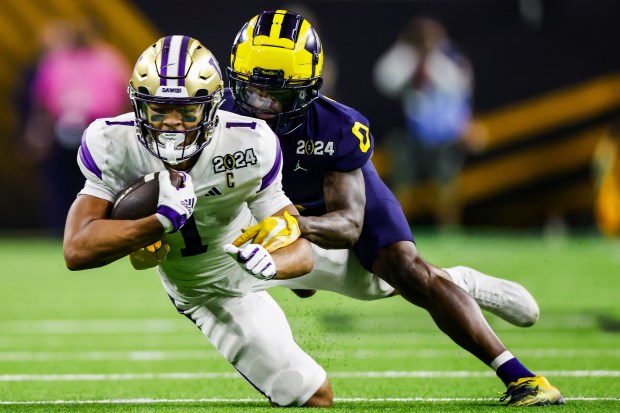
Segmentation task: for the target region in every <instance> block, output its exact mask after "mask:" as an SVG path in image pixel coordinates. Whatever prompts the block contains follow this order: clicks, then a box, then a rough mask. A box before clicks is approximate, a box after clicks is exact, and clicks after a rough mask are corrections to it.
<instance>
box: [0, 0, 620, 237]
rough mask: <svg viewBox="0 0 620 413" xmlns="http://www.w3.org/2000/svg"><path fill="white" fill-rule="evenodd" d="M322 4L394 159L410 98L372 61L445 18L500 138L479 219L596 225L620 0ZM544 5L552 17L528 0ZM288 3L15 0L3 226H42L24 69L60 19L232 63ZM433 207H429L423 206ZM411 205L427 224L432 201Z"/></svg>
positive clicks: (348, 77) (9, 35) (135, 48)
mask: <svg viewBox="0 0 620 413" xmlns="http://www.w3.org/2000/svg"><path fill="white" fill-rule="evenodd" d="M296 3H297V4H303V5H304V6H306V7H310V8H312V9H313V11H314V13H315V14H316V17H317V18H318V20H319V23H320V34H321V36H322V38H323V41H324V43H325V45H326V47H327V48H328V52H329V53H330V54H332V55H334V57H335V58H336V60H337V63H338V67H339V77H338V84H337V97H338V99H339V100H340V101H342V102H343V103H345V104H349V105H351V106H353V107H355V108H357V109H359V110H360V111H361V112H362V113H364V114H365V115H366V116H367V117H368V118H369V119H370V121H371V125H372V128H373V131H374V135H375V138H376V139H377V142H378V151H377V154H376V156H375V161H376V163H377V164H378V167H379V168H380V170H382V171H386V170H387V168H389V165H390V162H389V158H388V156H387V154H386V153H384V152H383V151H381V142H382V138H383V136H384V134H385V133H386V131H387V130H388V129H389V128H390V127H391V126H392V125H394V124H397V123H400V122H401V115H400V111H399V107H398V103H397V102H394V101H390V100H387V99H385V98H383V97H381V96H380V95H379V94H378V92H377V91H376V90H375V89H374V87H373V85H372V78H371V71H372V65H373V64H374V62H375V60H376V58H377V57H378V56H379V55H380V53H381V52H382V51H383V50H385V49H386V48H387V47H388V46H389V45H390V44H391V43H392V41H393V40H394V39H395V37H396V35H397V33H398V32H399V30H400V29H401V28H402V27H403V26H404V25H405V24H406V23H407V22H408V21H409V19H410V18H411V17H412V16H414V15H416V14H420V13H424V14H431V15H432V16H435V17H436V18H438V19H439V20H440V21H442V22H443V23H444V24H445V25H446V27H447V29H448V31H449V33H450V34H451V36H452V38H453V39H454V40H455V41H456V42H457V43H458V44H459V45H460V46H461V47H462V49H463V50H464V51H465V53H466V54H467V55H468V56H469V57H470V58H471V60H472V62H473V65H474V68H475V76H476V85H475V110H476V117H477V121H478V122H480V123H479V124H480V125H481V126H482V130H484V131H486V132H485V133H486V137H487V139H486V142H487V144H486V146H485V147H484V148H483V150H481V151H480V152H479V153H477V154H475V155H472V156H470V157H469V158H468V161H467V165H466V168H465V170H464V172H463V174H462V176H461V184H462V188H463V197H464V203H465V210H464V224H465V225H476V226H480V225H485V226H491V225H497V226H510V227H522V228H542V227H543V226H544V225H545V224H546V223H547V222H549V220H550V219H552V218H554V217H560V218H564V219H565V220H566V222H567V223H569V224H570V225H572V226H574V227H585V228H590V227H591V225H592V214H591V209H592V200H593V187H592V176H591V173H590V160H591V155H592V150H593V147H594V145H595V143H596V142H597V141H598V139H599V138H600V137H601V136H602V135H603V134H604V133H605V131H606V128H607V126H608V125H609V122H610V121H611V120H612V119H614V118H615V117H616V116H617V110H618V108H619V107H620V75H619V72H618V70H619V68H620V48H619V47H618V43H619V40H620V35H619V34H620V33H619V32H620V29H619V28H618V25H617V16H618V14H619V12H620V3H619V2H617V1H614V0H594V1H589V0H540V1H537V0H532V1H531V2H530V1H528V0H525V1H517V0H505V1H499V0H498V1H478V0H469V1H389V0H388V1H327V0H326V1H305V2H304V1H300V2H296ZM527 3H533V4H540V5H541V6H542V11H543V15H542V20H541V21H540V24H538V25H537V24H533V23H532V22H531V21H528V20H527V19H525V18H524V15H523V13H521V12H520V8H519V5H520V4H521V5H523V4H527ZM288 4H289V3H287V2H273V1H258V0H247V1H244V2H242V4H239V2H205V1H198V0H188V1H184V2H182V3H178V4H174V5H172V3H171V2H169V1H166V0H109V1H106V2H99V1H97V0H37V1H31V2H20V1H17V0H5V1H4V2H3V12H2V14H1V15H0V44H2V47H0V74H1V76H0V103H2V106H3V108H4V109H3V111H1V112H0V120H1V121H2V123H3V125H4V127H3V131H4V133H2V134H0V143H1V144H2V146H3V148H5V149H4V150H3V151H0V185H1V186H2V188H3V191H2V192H3V195H2V196H1V197H0V210H1V211H2V216H3V219H2V220H1V223H0V229H8V230H14V229H36V226H37V220H36V219H34V218H33V213H34V212H33V211H34V209H33V207H32V205H33V204H34V203H35V202H37V200H38V194H37V192H36V190H33V188H36V185H35V184H34V182H33V180H34V179H36V178H35V175H34V173H33V171H32V168H31V167H30V166H27V165H23V164H22V163H20V161H19V157H18V156H16V154H15V150H16V149H17V147H18V145H17V144H16V142H17V141H18V140H19V139H20V136H18V135H16V133H14V132H13V131H15V130H17V128H16V126H17V125H18V124H19V122H23V120H22V119H20V118H19V116H18V111H17V110H16V108H15V107H14V105H13V103H14V101H13V96H14V93H15V90H16V89H17V88H19V87H24V85H22V84H20V81H19V79H20V74H21V73H22V71H23V70H25V68H27V67H28V66H29V65H31V64H32V63H33V61H34V59H35V58H36V56H37V45H36V41H35V40H34V39H35V34H36V32H37V30H38V29H39V28H40V27H41V26H42V24H44V23H45V21H47V20H49V19H51V18H75V17H77V16H80V15H92V16H95V17H97V18H98V19H100V20H101V21H102V22H103V23H104V25H105V26H106V28H107V39H108V40H109V41H110V42H111V43H112V44H114V45H115V46H117V47H118V48H120V50H121V51H122V52H123V53H124V54H125V55H126V56H127V58H128V59H129V61H130V62H133V61H135V59H136V57H137V56H138V55H139V53H140V52H141V51H142V50H143V49H144V48H145V45H147V44H149V43H150V42H151V41H152V40H154V39H156V38H158V37H159V36H161V35H164V34H179V33H182V34H188V35H191V36H194V37H197V38H198V39H200V40H201V41H203V43H205V44H206V45H207V47H209V48H210V49H211V50H212V51H213V52H214V54H215V56H216V57H217V58H218V60H219V61H220V65H221V66H222V67H226V65H227V63H228V53H229V50H230V45H231V42H232V40H233V39H234V36H235V34H236V32H237V31H238V29H239V28H240V26H241V25H242V23H243V22H244V21H246V20H247V19H248V18H249V17H251V16H252V15H254V14H256V13H258V12H259V11H261V10H264V9H272V8H278V7H282V6H283V5H288ZM419 205H422V203H420V204H419ZM419 205H418V204H412V205H405V208H407V210H408V213H409V214H410V216H411V217H412V222H413V223H426V222H428V216H429V211H427V210H424V209H423V208H420V207H419Z"/></svg>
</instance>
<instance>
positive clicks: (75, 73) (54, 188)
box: [17, 18, 131, 234]
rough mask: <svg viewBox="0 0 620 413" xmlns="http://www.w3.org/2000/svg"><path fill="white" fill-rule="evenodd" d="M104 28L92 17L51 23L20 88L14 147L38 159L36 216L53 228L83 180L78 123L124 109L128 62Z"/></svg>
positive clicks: (82, 125) (59, 229)
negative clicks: (19, 120)
mask: <svg viewBox="0 0 620 413" xmlns="http://www.w3.org/2000/svg"><path fill="white" fill-rule="evenodd" d="M104 29H105V28H104V27H103V26H102V25H101V23H100V22H99V21H97V20H95V19H93V18H81V19H78V20H72V21H65V20H58V21H56V20H54V21H49V22H48V23H47V24H46V25H45V26H43V27H42V29H41V31H40V33H39V38H38V39H39V44H40V52H39V56H38V58H37V60H36V61H35V63H34V64H33V66H32V67H31V68H30V69H29V70H26V71H25V72H24V81H23V84H22V87H21V88H20V90H21V91H23V92H22V94H21V96H20V97H19V101H20V102H21V104H20V111H21V117H22V119H24V120H25V122H24V123H23V130H21V131H20V133H19V134H18V136H19V139H18V144H17V153H18V154H19V156H21V157H22V158H23V161H24V162H29V163H34V164H35V165H36V170H37V177H38V184H39V188H38V189H39V194H40V204H39V217H40V218H41V225H42V226H43V227H44V228H47V229H49V230H50V231H51V233H53V234H62V230H63V227H64V220H65V217H66V215H67V211H68V210H69V207H70V205H71V203H72V202H73V200H74V199H75V196H76V195H77V193H78V192H79V190H80V189H81V188H82V187H83V185H84V179H83V177H82V174H81V173H80V171H79V169H78V166H77V163H76V156H77V149H78V147H79V145H80V140H81V137H82V133H83V131H84V129H85V128H86V126H88V124H90V122H92V121H93V120H95V119H97V118H101V117H106V116H110V115H115V114H117V113H120V112H122V111H129V109H130V107H129V103H128V99H127V93H126V89H127V79H129V76H130V74H131V68H130V65H129V63H128V62H127V61H126V60H125V58H124V57H123V56H122V55H121V54H120V53H119V51H118V50H117V49H116V48H114V47H113V46H112V45H110V44H109V43H107V42H106V41H105V40H104Z"/></svg>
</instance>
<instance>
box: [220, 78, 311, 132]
mask: <svg viewBox="0 0 620 413" xmlns="http://www.w3.org/2000/svg"><path fill="white" fill-rule="evenodd" d="M264 72H265V71H264V70H262V69H261V68H255V69H254V74H253V75H252V76H243V75H241V74H239V73H236V72H234V71H233V70H231V69H230V68H229V69H228V78H229V81H230V88H231V90H232V94H233V96H234V98H235V100H236V102H237V104H238V105H239V107H240V108H241V110H242V111H243V112H244V113H245V114H246V115H248V116H252V117H255V118H259V119H263V120H265V121H266V122H267V124H268V125H269V126H270V127H271V129H273V130H274V131H275V132H276V133H277V134H278V135H286V134H287V133H291V132H292V131H294V130H295V129H297V128H298V127H299V126H300V125H301V123H302V119H303V116H304V115H305V113H306V111H307V110H308V106H309V105H310V103H312V101H313V100H314V99H316V98H317V97H318V95H319V88H320V86H321V84H322V79H321V78H319V77H317V78H313V79H304V80H291V79H289V80H285V79H284V78H283V73H282V71H278V73H277V74H276V75H272V76H269V75H265V74H263V73H264Z"/></svg>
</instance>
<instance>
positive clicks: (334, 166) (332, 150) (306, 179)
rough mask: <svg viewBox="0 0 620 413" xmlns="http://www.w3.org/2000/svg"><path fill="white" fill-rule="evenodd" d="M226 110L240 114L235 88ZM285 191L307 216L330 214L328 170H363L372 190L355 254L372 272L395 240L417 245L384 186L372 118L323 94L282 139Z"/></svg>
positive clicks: (366, 183) (397, 206)
mask: <svg viewBox="0 0 620 413" xmlns="http://www.w3.org/2000/svg"><path fill="white" fill-rule="evenodd" d="M225 98H226V101H225V102H224V105H222V109H223V110H227V111H231V112H239V110H238V109H237V108H236V105H235V104H234V98H233V97H232V94H231V93H230V91H229V90H226V93H225ZM280 146H281V148H282V156H283V158H284V159H283V161H284V162H283V166H282V175H283V177H282V182H283V185H284V192H285V193H286V194H287V195H288V197H289V198H290V199H291V201H292V202H293V203H294V204H295V205H296V206H298V208H299V210H300V214H301V215H306V216H308V215H312V216H318V215H323V214H325V213H326V212H327V210H326V207H325V198H324V197H323V178H324V177H325V174H326V173H327V172H328V171H339V172H349V171H353V170H355V169H358V168H361V169H362V172H363V174H364V180H365V187H366V208H365V213H364V227H363V229H362V234H361V236H360V238H359V240H358V242H357V244H356V246H355V251H356V253H357V255H358V256H359V258H360V261H361V262H362V264H363V265H364V267H365V268H366V269H368V270H370V269H371V268H370V267H371V265H372V262H373V261H374V260H375V258H376V257H377V254H378V253H379V250H380V249H381V248H383V247H385V246H387V245H389V244H392V243H394V242H398V241H402V240H409V241H413V237H412V235H411V231H410V229H409V224H408V223H407V220H406V219H405V216H404V214H403V212H402V208H401V207H400V204H399V203H398V201H397V200H396V198H395V197H394V195H393V194H392V192H391V191H390V190H389V189H388V188H387V186H386V185H385V184H384V183H383V181H382V180H381V178H380V177H379V175H378V174H377V171H376V170H375V168H374V166H373V164H372V162H371V161H370V156H371V155H372V151H373V149H374V139H373V137H372V134H371V133H370V127H369V123H368V120H367V119H366V118H365V117H364V116H363V115H362V114H360V113H359V112H358V111H356V110H354V109H352V108H349V107H347V106H345V105H343V104H341V103H338V102H336V101H333V100H331V99H328V98H325V97H324V96H320V97H319V98H318V99H316V100H315V101H314V102H313V103H312V104H311V105H310V108H309V110H308V113H307V116H306V118H305V121H304V123H303V124H302V125H301V126H300V127H299V128H297V129H296V130H295V131H293V132H292V133H290V134H288V135H285V136H282V137H280Z"/></svg>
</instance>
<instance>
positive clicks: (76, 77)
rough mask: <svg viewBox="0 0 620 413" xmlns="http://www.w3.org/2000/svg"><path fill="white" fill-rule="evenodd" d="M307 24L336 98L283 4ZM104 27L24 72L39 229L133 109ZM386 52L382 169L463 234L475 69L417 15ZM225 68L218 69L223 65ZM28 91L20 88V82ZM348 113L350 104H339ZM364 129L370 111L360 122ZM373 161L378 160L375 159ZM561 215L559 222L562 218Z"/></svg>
mask: <svg viewBox="0 0 620 413" xmlns="http://www.w3.org/2000/svg"><path fill="white" fill-rule="evenodd" d="M530 3H532V2H520V3H519V4H520V6H519V7H520V8H521V9H522V14H523V15H524V16H526V17H527V19H526V23H527V24H528V27H530V28H532V29H533V30H534V29H538V28H540V26H541V24H542V23H541V22H542V19H543V17H544V16H543V15H542V13H543V10H542V9H540V10H539V9H538V8H536V7H533V6H535V5H536V4H537V3H536V2H534V3H532V4H530ZM284 7H285V8H287V9H290V10H296V11H297V12H299V13H301V14H302V15H304V16H305V17H306V18H308V19H309V20H310V21H311V22H312V23H313V25H314V26H315V27H317V28H318V30H319V31H320V32H321V33H323V34H324V36H323V37H322V41H323V44H324V50H325V62H324V70H323V72H324V73H323V78H324V84H323V88H322V93H323V94H324V95H326V96H328V97H331V98H334V99H336V100H340V99H341V98H342V94H341V91H340V90H339V87H338V85H339V82H340V79H342V78H344V77H346V76H343V74H342V73H339V64H338V60H339V55H338V50H337V49H336V48H335V47H334V45H333V44H332V41H331V39H330V38H329V35H328V33H329V31H327V30H323V29H322V28H321V25H322V24H324V22H322V21H321V19H320V18H319V15H320V14H319V13H316V10H314V9H313V8H311V7H310V6H309V5H308V4H307V3H289V4H286V5H285V6H284ZM105 30H106V28H105V27H104V26H103V25H102V24H101V22H100V21H98V20H96V19H93V18H86V17H85V18H81V19H78V20H71V21H69V20H50V21H49V22H48V23H47V24H46V25H45V26H43V27H42V28H41V30H40V33H39V34H38V37H37V40H38V43H39V53H38V56H37V58H36V60H35V61H34V62H33V63H32V65H31V66H30V67H28V68H26V69H25V70H23V76H22V77H23V79H22V82H21V83H20V84H19V87H18V88H16V90H18V94H17V96H16V103H17V107H18V109H19V112H20V113H19V115H20V117H21V118H22V119H23V120H24V121H23V122H20V126H19V128H20V129H19V130H18V131H17V133H16V134H15V135H14V136H15V137H16V139H15V145H14V146H15V148H16V151H15V153H16V156H17V157H18V158H19V159H20V162H24V163H25V164H26V165H31V166H32V167H33V168H34V169H35V170H36V173H37V177H38V183H37V185H38V188H37V191H38V194H39V195H38V199H39V205H38V210H39V214H38V217H39V218H40V222H39V223H38V225H40V226H41V227H43V228H46V229H49V230H50V232H51V233H53V234H60V233H61V231H62V228H63V227H64V219H65V216H66V213H67V210H68V208H69V206H70V204H71V202H72V201H73V199H74V198H75V195H76V194H77V192H78V191H79V190H80V189H81V187H82V185H83V178H82V176H81V174H80V172H79V170H78V168H77V164H76V162H75V157H76V151H77V148H78V146H79V144H80V139H81V136H82V132H83V130H84V128H85V127H86V126H87V125H88V124H89V123H90V122H91V121H92V120H94V119H96V118H100V117H105V116H108V115H111V114H117V113H121V112H123V111H129V110H130V107H129V100H128V99H127V94H126V89H127V81H128V79H129V77H130V71H131V68H130V66H129V64H128V62H127V61H126V60H125V58H124V57H123V56H122V55H121V53H120V52H119V51H118V50H117V49H116V48H115V47H114V46H112V45H111V44H109V43H108V42H106V40H105V39H106V33H105ZM384 50H385V52H384V53H383V54H381V55H380V56H376V57H373V59H375V60H374V61H373V70H372V73H369V74H368V78H369V80H371V81H372V86H373V88H374V89H375V90H376V91H377V92H379V94H380V95H381V96H382V97H383V98H384V99H386V100H391V101H393V102H398V105H399V107H400V110H401V112H400V116H401V122H400V124H399V125H396V126H394V127H393V128H392V129H391V130H387V131H381V133H380V134H377V131H375V138H376V151H377V153H378V155H377V156H384V157H385V159H387V162H384V166H385V167H384V168H382V169H380V172H381V173H382V175H383V178H384V179H385V181H386V182H387V183H388V184H389V185H390V187H391V189H392V190H393V191H394V192H395V194H396V195H397V197H398V199H399V201H401V203H402V205H403V209H404V210H405V213H406V214H407V216H408V218H411V219H414V218H415V213H416V210H417V211H419V210H424V211H431V215H432V222H431V224H432V225H435V226H436V227H438V228H441V229H455V228H459V227H460V226H461V225H462V223H463V210H464V208H465V206H466V205H465V203H464V201H463V196H462V182H461V180H460V177H461V173H462V171H463V169H464V167H465V166H466V165H467V160H468V157H469V156H470V155H473V154H476V151H478V150H479V149H480V148H481V142H482V139H481V134H480V133H479V132H480V131H479V130H478V129H477V123H476V122H475V120H474V95H475V86H476V85H475V82H474V80H475V73H474V70H475V67H474V65H473V64H472V61H471V59H470V58H469V57H468V54H467V52H466V51H464V50H463V49H462V48H461V47H460V45H459V39H454V38H453V37H452V36H451V35H450V32H449V28H448V27H447V26H446V25H445V24H444V23H443V22H442V21H440V20H439V19H437V18H434V17H429V16H426V15H415V16H412V18H411V19H410V20H409V22H408V23H407V24H405V25H404V26H403V27H401V28H400V29H399V32H398V35H397V37H396V38H395V39H393V42H392V44H387V45H385V48H384ZM221 63H222V64H224V63H225V62H221ZM24 85H25V86H24ZM344 103H351V104H353V105H355V102H344ZM367 115H368V117H369V119H370V121H371V124H372V122H373V116H376V115H375V114H373V113H368V114H367ZM618 130H620V126H618V125H617V124H614V125H613V126H612V127H611V128H610V130H609V133H606V134H605V136H604V137H603V138H602V139H601V142H600V144H599V145H598V146H597V149H596V151H595V153H594V155H593V159H592V167H593V171H594V174H593V178H592V182H593V185H592V186H593V188H594V189H595V193H594V194H593V195H592V198H593V205H594V210H593V214H592V218H593V222H594V223H596V225H597V226H598V228H599V230H600V231H601V233H603V234H605V235H609V236H617V235H619V234H620V167H619V166H618V165H619V164H620V161H619V160H618V157H619V156H620V143H619V141H620V138H619V136H620V132H618ZM377 164H379V161H377ZM560 218H561V217H560Z"/></svg>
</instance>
